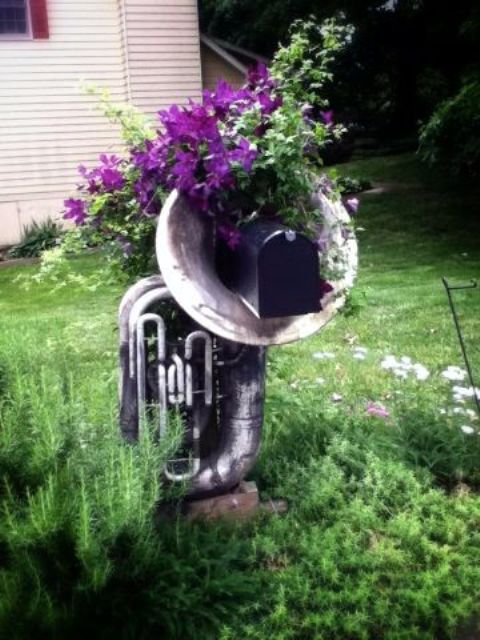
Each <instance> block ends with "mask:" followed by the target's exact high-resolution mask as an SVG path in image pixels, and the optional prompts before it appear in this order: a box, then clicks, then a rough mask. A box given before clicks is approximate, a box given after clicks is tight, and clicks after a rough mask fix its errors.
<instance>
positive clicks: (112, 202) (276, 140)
mask: <svg viewBox="0 0 480 640" xmlns="http://www.w3.org/2000/svg"><path fill="white" fill-rule="evenodd" d="M314 33H315V34H316V35H317V42H319V43H321V44H315V45H312V46H310V45H311V40H310V38H311V36H312V34H314ZM349 33H350V31H349V29H348V28H346V27H345V26H343V25H340V24H338V23H337V22H336V21H335V20H327V21H325V22H324V23H323V24H322V25H318V24H316V23H314V22H312V21H309V22H306V23H300V22H297V23H295V25H294V27H293V30H292V34H291V42H290V43H289V44H288V45H287V46H285V47H281V48H280V49H279V51H278V53H277V55H276V57H275V59H274V61H273V63H272V65H271V67H270V69H267V68H266V67H265V65H258V66H257V67H255V68H252V69H250V71H249V74H248V78H247V82H246V84H245V85H244V86H243V87H242V88H241V89H240V90H234V89H233V88H232V87H230V86H229V85H228V84H227V83H226V82H220V83H219V84H218V86H217V88H216V90H215V91H213V92H209V91H206V92H205V94H204V96H203V102H202V103H195V102H190V103H189V105H186V106H181V107H180V106H176V105H175V106H173V107H172V108H170V109H168V110H162V111H160V112H159V114H158V115H159V121H160V122H159V128H158V130H154V129H152V128H149V127H147V126H145V124H144V121H143V120H142V119H141V118H140V116H138V114H137V115H134V114H132V112H131V110H130V111H125V110H122V109H120V110H119V111H117V110H115V108H113V107H111V106H110V107H107V108H105V109H104V110H105V111H106V112H107V113H108V115H109V117H111V118H112V117H113V118H115V117H116V115H117V113H119V114H120V122H121V124H122V127H123V130H124V140H125V142H126V149H125V153H123V154H121V155H112V154H102V155H101V156H100V162H99V164H98V165H97V166H95V167H93V168H87V167H85V166H80V167H79V172H80V176H81V182H80V185H79V190H78V191H77V193H76V194H75V196H74V197H72V198H68V199H67V200H66V201H65V212H64V216H65V218H68V219H70V220H72V221H73V222H74V223H75V224H76V225H77V238H78V239H79V240H80V245H81V242H82V241H83V242H84V241H85V240H86V239H88V241H90V242H92V241H94V242H96V243H101V244H102V245H103V246H104V247H105V248H106V249H107V256H108V257H109V260H110V262H111V264H113V265H114V266H116V267H118V266H120V268H121V269H122V270H123V271H124V272H126V273H128V274H129V275H130V276H132V277H136V276H139V275H146V274H148V273H149V272H151V271H152V269H153V253H154V252H153V247H154V242H153V236H154V233H155V226H156V218H157V217H158V214H159V212H160V210H161V208H162V205H163V202H164V201H165V198H166V195H167V194H168V193H169V192H171V191H172V190H173V189H177V190H178V191H179V192H180V193H181V194H182V195H183V196H184V197H185V198H186V199H187V201H188V202H189V203H190V205H191V207H192V209H193V210H195V211H198V212H199V215H205V216H208V217H209V218H210V219H212V220H214V221H215V229H216V230H217V232H218V234H219V236H221V237H222V239H223V240H224V241H225V242H227V243H228V244H229V245H230V246H231V247H235V246H236V245H237V244H238V243H239V241H240V237H241V236H240V232H239V229H238V227H240V226H241V225H243V224H244V223H245V222H248V221H250V220H251V219H253V218H255V217H259V216H260V217H261V216H264V217H267V218H269V219H272V218H274V219H276V220H278V221H280V222H283V223H285V224H287V225H288V226H290V227H292V228H294V229H296V230H298V231H302V232H304V233H307V234H308V235H310V236H311V237H312V239H316V238H317V236H318V235H319V233H320V231H319V230H320V228H321V226H322V225H323V224H324V222H325V221H324V218H323V215H322V212H321V210H320V208H319V207H316V206H314V205H313V203H312V201H311V194H312V193H313V192H314V191H315V190H318V188H319V185H318V184H317V182H318V177H317V169H318V166H319V165H321V163H322V160H321V157H322V152H323V150H324V149H326V148H327V146H329V145H330V144H331V143H332V141H333V140H336V139H338V138H339V137H340V136H341V135H342V133H343V131H344V128H343V127H342V126H341V125H340V124H337V123H335V122H334V118H333V112H332V111H331V110H328V101H327V99H326V97H325V96H323V95H321V93H322V88H323V86H324V84H325V83H326V82H327V81H330V80H331V78H332V74H331V69H330V67H331V65H332V63H333V60H334V57H335V54H336V53H337V52H338V51H339V50H341V49H342V48H343V47H344V45H345V42H346V40H347V38H348V35H349ZM105 104H106V101H105V100H104V104H103V106H104V107H105ZM332 186H333V185H332V183H331V182H328V183H327V182H325V183H322V185H320V187H321V188H322V189H324V190H325V192H327V191H328V193H330V194H332V195H335V194H334V193H333V191H332ZM66 246H67V247H68V242H67V245H66ZM71 246H72V244H71V243H70V247H71ZM57 257H58V256H57Z"/></svg>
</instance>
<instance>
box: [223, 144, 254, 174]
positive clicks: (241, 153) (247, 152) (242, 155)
mask: <svg viewBox="0 0 480 640" xmlns="http://www.w3.org/2000/svg"><path fill="white" fill-rule="evenodd" d="M257 156H258V151H257V149H256V148H255V147H254V146H253V145H251V144H250V142H249V141H248V140H247V139H246V138H241V139H240V142H239V143H238V145H237V148H236V149H234V150H233V151H231V152H230V154H229V157H230V160H231V161H232V162H239V163H240V164H241V165H242V167H243V169H244V171H246V172H247V173H249V172H250V171H251V170H252V166H253V163H254V162H255V160H256V159H257Z"/></svg>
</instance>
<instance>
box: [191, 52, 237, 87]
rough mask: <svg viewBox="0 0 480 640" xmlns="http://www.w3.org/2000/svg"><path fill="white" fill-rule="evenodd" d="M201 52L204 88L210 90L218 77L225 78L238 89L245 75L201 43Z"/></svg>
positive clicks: (214, 85)
mask: <svg viewBox="0 0 480 640" xmlns="http://www.w3.org/2000/svg"><path fill="white" fill-rule="evenodd" d="M201 52H202V54H201V59H202V78H203V88H204V89H209V90H211V91H212V90H213V89H215V87H216V85H217V82H218V81H219V80H220V79H222V80H226V81H227V82H228V83H229V84H231V85H232V87H234V88H235V89H239V88H240V87H241V86H242V85H243V84H245V75H244V74H243V73H242V72H241V71H239V70H238V69H235V67H233V66H232V65H231V64H228V62H226V61H225V60H224V59H223V58H222V57H221V56H219V55H218V54H217V53H215V52H214V51H212V50H211V49H210V48H209V47H207V46H206V45H205V44H202V45H201Z"/></svg>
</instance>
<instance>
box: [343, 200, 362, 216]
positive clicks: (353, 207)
mask: <svg viewBox="0 0 480 640" xmlns="http://www.w3.org/2000/svg"><path fill="white" fill-rule="evenodd" d="M359 205H360V200H359V199H358V198H348V200H346V201H345V207H346V209H347V211H348V213H349V214H350V215H351V216H353V215H355V214H356V213H357V211H358V207H359Z"/></svg>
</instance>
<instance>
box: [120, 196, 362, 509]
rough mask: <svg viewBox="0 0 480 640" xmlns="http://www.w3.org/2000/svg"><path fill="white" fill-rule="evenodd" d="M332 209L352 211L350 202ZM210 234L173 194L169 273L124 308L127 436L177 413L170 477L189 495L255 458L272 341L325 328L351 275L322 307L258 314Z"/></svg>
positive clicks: (166, 257) (164, 256)
mask: <svg viewBox="0 0 480 640" xmlns="http://www.w3.org/2000/svg"><path fill="white" fill-rule="evenodd" d="M330 204H331V207H337V208H338V205H337V204H336V203H330ZM340 207H341V205H340ZM332 215H333V214H332ZM334 215H335V216H336V219H340V220H341V219H342V216H345V217H346V216H347V214H346V212H345V211H344V209H343V207H341V208H339V209H338V211H335V212H334ZM344 235H345V234H344ZM213 237H214V235H213V233H212V227H211V224H210V222H209V220H208V218H202V217H201V216H199V215H197V214H196V213H194V212H192V211H191V210H190V209H189V207H188V205H187V203H186V202H185V200H184V199H183V198H182V197H180V196H179V195H178V194H177V193H176V192H174V193H172V194H171V196H170V197H169V198H168V200H167V202H166V204H165V206H164V208H163V210H162V213H161V215H160V219H159V224H158V232H157V259H158V262H159V266H160V270H161V273H162V275H161V276H152V277H150V278H145V279H143V280H141V281H140V282H138V283H137V284H135V285H134V286H133V287H131V288H130V289H129V290H128V291H127V293H126V295H125V296H124V298H123V300H122V303H121V306H120V318H119V321H120V365H121V383H120V395H121V411H120V420H121V428H122V432H123V435H124V436H125V437H126V438H127V439H129V440H135V439H137V438H138V436H139V433H140V432H141V430H142V429H143V428H144V427H145V424H146V421H147V420H152V419H153V420H156V421H157V423H158V433H159V437H164V436H165V434H166V433H167V431H168V427H169V416H170V415H171V414H172V411H176V412H177V413H179V415H181V418H182V421H183V424H184V425H185V431H186V435H185V447H184V449H185V454H184V455H183V457H182V456H180V457H179V458H178V459H176V460H172V461H170V462H169V463H168V464H167V465H166V467H165V469H164V476H165V478H166V479H167V480H169V481H172V482H187V483H188V492H189V494H190V495H191V496H200V495H209V494H215V493H221V492H225V491H228V490H229V489H231V488H232V487H234V486H235V485H237V484H238V483H239V482H240V481H241V480H242V479H243V478H244V476H245V475H246V474H247V473H248V471H249V470H250V469H251V467H252V466H253V464H254V462H255V460H256V457H257V454H258V451H259V446H260V438H261V429H262V423H263V405H264V395H265V358H266V347H267V346H269V345H276V344H284V343H286V342H292V341H295V340H299V339H301V338H304V337H306V336H308V335H311V334H312V333H314V332H316V331H318V330H319V329H320V328H321V327H322V326H324V325H325V324H326V322H328V321H329V320H330V318H331V317H332V316H333V314H334V313H335V311H336V310H337V309H338V308H339V307H340V306H341V305H342V304H343V301H344V298H343V289H344V288H345V282H344V281H338V282H337V283H334V291H333V292H332V294H329V295H327V296H325V297H324V299H322V309H321V310H320V311H318V312H315V313H308V314H306V315H301V316H300V315H290V316H287V317H281V318H271V317H268V318H260V317H258V315H256V314H255V313H254V312H253V311H252V309H251V308H250V307H249V305H248V304H246V303H245V301H244V300H242V298H241V296H239V295H236V294H235V293H234V292H232V291H231V290H230V289H228V288H227V287H226V286H225V285H224V284H223V283H222V281H221V280H220V278H219V277H218V274H217V272H216V269H215V264H214V258H213V256H214V251H213V246H212V242H213ZM291 239H292V238H290V240H291ZM342 242H346V243H350V247H351V250H350V253H349V254H348V252H347V255H349V256H350V257H349V260H350V273H349V276H348V277H351V278H353V276H352V271H353V272H354V271H355V268H356V241H355V238H354V236H353V235H352V236H350V237H344V238H343V239H342ZM288 249H289V247H287V248H286V249H285V250H286V251H288ZM285 258H286V259H288V256H285ZM315 268H316V269H317V271H318V265H315ZM299 285H300V283H299ZM285 296H286V297H287V302H286V307H285V303H284V302H282V308H288V291H285ZM297 297H298V296H297ZM165 303H168V304H170V305H174V306H175V308H176V310H177V313H180V314H182V313H184V315H183V327H184V331H185V333H184V334H183V335H176V334H175V332H173V331H172V327H171V326H169V325H170V324H171V323H169V322H168V321H166V320H165V317H164V315H162V311H161V310H160V309H159V307H161V306H162V305H165ZM293 308H294V307H293V306H292V309H293Z"/></svg>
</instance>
